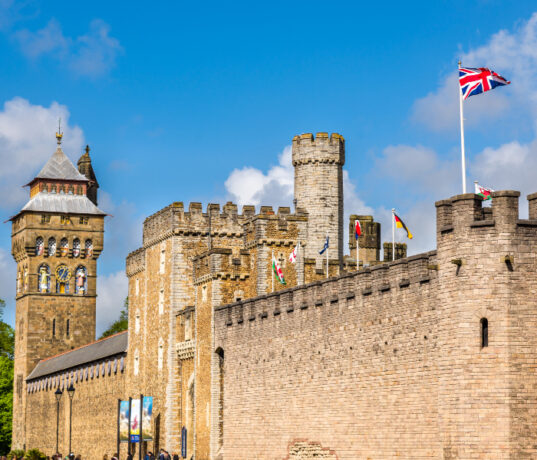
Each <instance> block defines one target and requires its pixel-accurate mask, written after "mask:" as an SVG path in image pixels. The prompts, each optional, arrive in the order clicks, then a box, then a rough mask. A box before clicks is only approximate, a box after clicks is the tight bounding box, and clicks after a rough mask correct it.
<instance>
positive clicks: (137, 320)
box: [134, 310, 140, 334]
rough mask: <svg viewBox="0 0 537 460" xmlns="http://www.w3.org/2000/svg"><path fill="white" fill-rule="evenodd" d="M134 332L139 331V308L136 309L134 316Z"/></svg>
mask: <svg viewBox="0 0 537 460" xmlns="http://www.w3.org/2000/svg"><path fill="white" fill-rule="evenodd" d="M134 332H135V333H136V334H138V333H139V332H140V310H136V318H135V320H134Z"/></svg>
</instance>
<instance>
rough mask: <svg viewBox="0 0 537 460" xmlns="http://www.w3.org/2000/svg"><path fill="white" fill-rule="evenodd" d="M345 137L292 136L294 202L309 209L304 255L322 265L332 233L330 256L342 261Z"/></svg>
mask: <svg viewBox="0 0 537 460" xmlns="http://www.w3.org/2000/svg"><path fill="white" fill-rule="evenodd" d="M344 164H345V139H343V136H341V135H339V134H337V133H333V134H331V135H330V136H329V135H328V133H317V135H316V136H315V137H313V134H309V133H308V134H302V135H300V136H295V137H294V138H293V166H294V168H295V206H296V207H297V208H303V209H304V210H305V211H307V212H308V214H309V217H308V239H307V241H306V245H305V248H304V250H305V254H304V255H305V257H306V258H312V259H316V267H317V268H323V266H324V265H323V262H324V261H325V260H326V253H324V254H322V255H320V254H319V251H321V250H322V249H323V247H324V244H325V241H326V237H327V236H328V237H329V248H328V258H329V259H331V260H334V259H337V260H338V261H339V264H340V265H341V264H342V261H343V165H344Z"/></svg>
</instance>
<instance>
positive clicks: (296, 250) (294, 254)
mask: <svg viewBox="0 0 537 460" xmlns="http://www.w3.org/2000/svg"><path fill="white" fill-rule="evenodd" d="M297 253H298V244H297V245H296V246H295V249H293V252H292V253H291V254H289V262H291V263H292V264H296V255H297Z"/></svg>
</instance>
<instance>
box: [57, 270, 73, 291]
mask: <svg viewBox="0 0 537 460" xmlns="http://www.w3.org/2000/svg"><path fill="white" fill-rule="evenodd" d="M70 279H71V270H69V268H68V267H67V265H60V266H59V267H58V268H57V269H56V292H57V293H58V294H69V280H70Z"/></svg>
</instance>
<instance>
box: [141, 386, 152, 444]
mask: <svg viewBox="0 0 537 460" xmlns="http://www.w3.org/2000/svg"><path fill="white" fill-rule="evenodd" d="M152 418H153V396H144V404H143V410H142V441H152V440H153V427H152V423H151V422H152Z"/></svg>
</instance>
